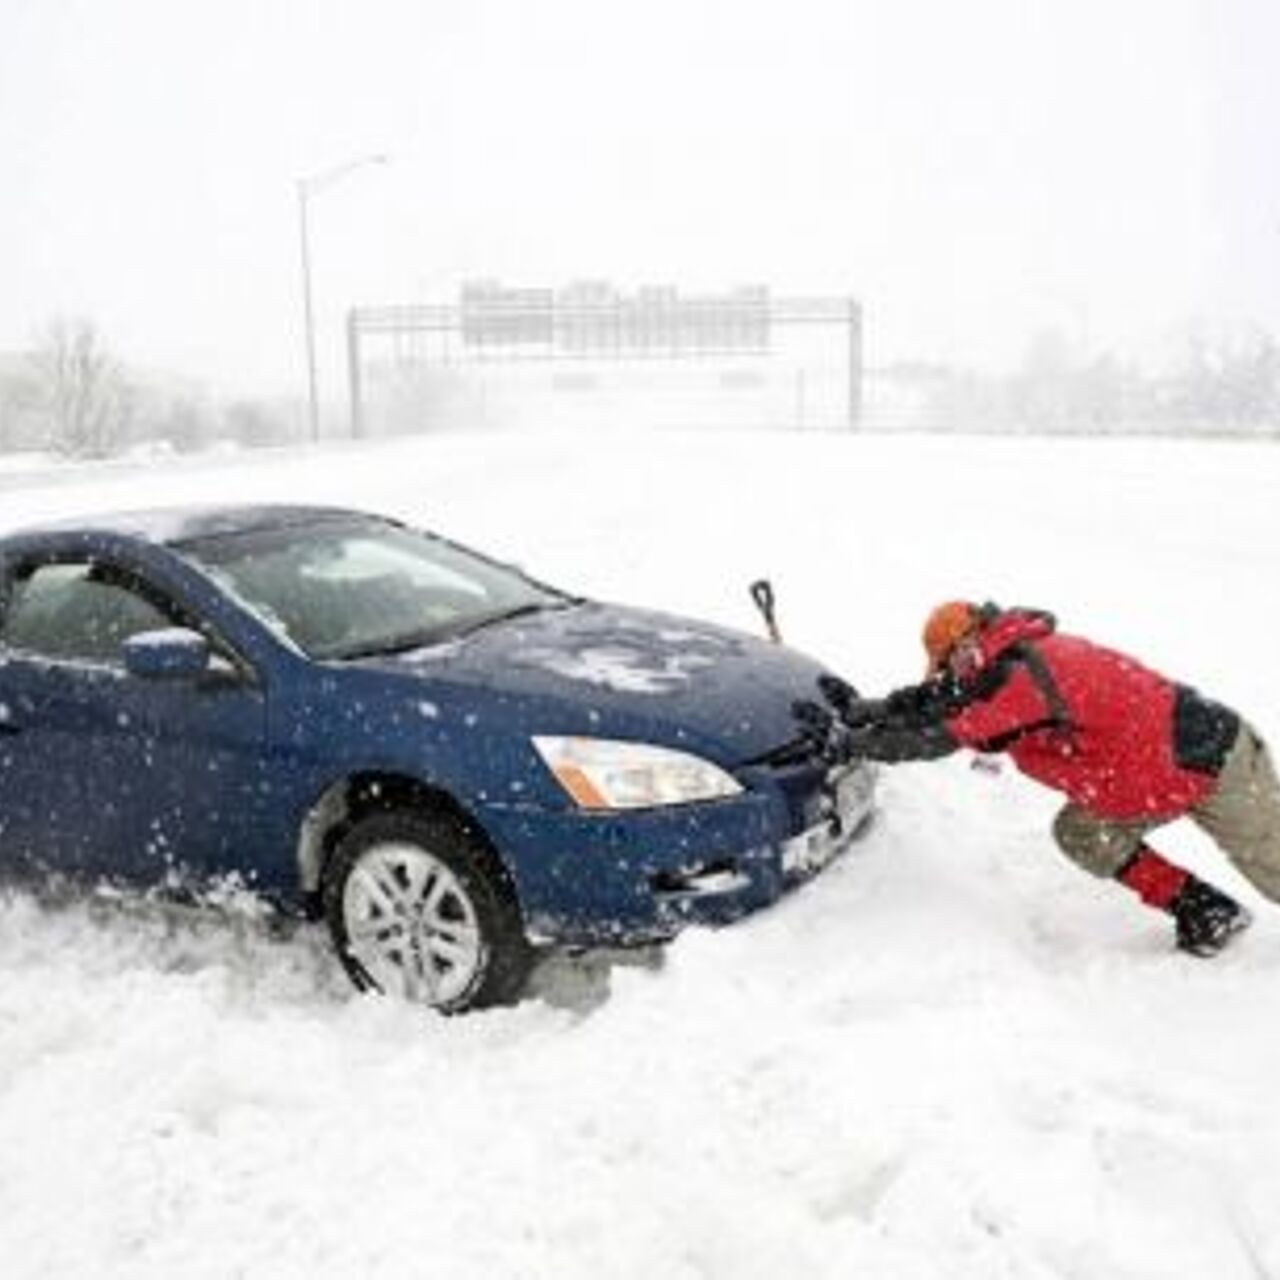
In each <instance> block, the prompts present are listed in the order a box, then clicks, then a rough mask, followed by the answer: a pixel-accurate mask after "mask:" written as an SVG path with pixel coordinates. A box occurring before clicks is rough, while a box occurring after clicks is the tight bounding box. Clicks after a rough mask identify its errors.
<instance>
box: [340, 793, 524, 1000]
mask: <svg viewBox="0 0 1280 1280" xmlns="http://www.w3.org/2000/svg"><path fill="white" fill-rule="evenodd" d="M492 861H493V860H492V855H491V854H489V853H488V851H487V850H486V849H484V848H483V847H482V846H481V845H479V843H478V842H477V841H476V840H475V838H474V837H472V836H471V835H469V834H468V833H467V831H466V830H465V828H464V827H463V826H462V825H461V824H460V823H459V822H457V821H456V820H454V819H452V818H450V817H448V816H445V815H432V814H425V813H413V812H390V813H376V814H370V815H369V816H368V817H365V818H362V819H360V820H358V821H357V822H355V823H354V824H353V825H352V826H351V827H350V828H348V830H347V831H346V832H345V833H344V834H343V835H342V837H341V838H340V839H339V841H338V844H337V846H336V848H335V849H334V850H333V852H332V854H331V855H330V857H329V858H328V860H327V862H326V863H325V868H324V874H323V878H322V881H321V894H322V900H323V904H324V914H325V919H326V922H327V923H328V926H329V931H330V934H331V935H332V937H333V941H334V945H335V947H336V948H337V952H338V956H339V958H340V959H341V961H342V964H343V966H344V967H345V968H346V970H347V973H348V974H349V975H350V977H351V980H352V981H353V982H354V983H355V985H356V986H357V987H359V988H360V989H361V990H362V991H381V992H384V993H385V994H387V995H389V996H395V997H399V998H400V999H403V1000H408V1001H411V1002H413V1003H417V1004H424V1005H428V1006H430V1007H431V1008H434V1009H439V1010H440V1011H441V1012H445V1013H460V1012H462V1011H463V1010H465V1009H475V1008H481V1007H483V1006H485V1005H493V1004H504V1003H509V1002H511V1001H513V1000H515V999H516V998H517V997H518V996H519V994H520V991H521V989H522V988H523V986H524V983H525V979H526V978H527V977H528V973H529V968H530V963H531V952H530V947H529V944H528V942H527V940H526V939H525V936H524V928H523V924H522V922H521V919H520V911H519V908H518V907H517V905H516V902H515V898H514V895H513V894H512V892H511V890H510V888H509V887H508V886H507V884H506V883H505V881H504V879H503V878H502V877H501V876H500V875H499V874H497V872H496V871H495V870H494V869H493V867H492Z"/></svg>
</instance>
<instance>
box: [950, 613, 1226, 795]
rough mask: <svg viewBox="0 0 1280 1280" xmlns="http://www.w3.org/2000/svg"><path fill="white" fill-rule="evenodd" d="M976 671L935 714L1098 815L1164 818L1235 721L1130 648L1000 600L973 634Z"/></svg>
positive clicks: (1221, 747) (1201, 778) (1200, 783)
mask: <svg viewBox="0 0 1280 1280" xmlns="http://www.w3.org/2000/svg"><path fill="white" fill-rule="evenodd" d="M979 645H980V647H981V651H982V657H981V661H980V665H979V667H978V669H977V670H976V671H975V672H973V673H972V674H969V675H966V676H965V677H964V678H963V679H962V680H961V681H960V682H959V684H958V686H957V689H958V696H957V697H956V698H954V699H953V700H951V701H950V703H949V705H948V706H947V709H946V713H945V717H944V723H945V725H946V728H947V731H948V732H949V733H950V734H951V735H952V737H953V738H954V739H955V740H956V741H957V742H959V743H960V744H962V745H964V746H969V747H974V748H976V749H978V750H988V751H992V750H996V751H1001V750H1002V751H1007V752H1008V754H1009V756H1010V758H1011V759H1012V760H1013V762H1014V763H1015V764H1016V765H1017V767H1018V768H1019V769H1020V770H1022V772H1023V773H1025V774H1028V775H1029V776H1030V777H1032V778H1035V779H1036V780H1037V781H1039V782H1042V783H1044V784H1045V785H1046V786H1049V787H1052V788H1054V789H1055V790H1057V791H1062V792H1065V793H1066V795H1067V796H1068V797H1069V798H1070V799H1071V800H1073V801H1074V802H1075V803H1076V804H1078V805H1080V806H1081V807H1082V808H1084V809H1086V810H1088V811H1089V812H1090V813H1094V814H1097V815H1098V816H1100V817H1108V818H1172V817H1177V816H1178V815H1180V814H1182V813H1185V812H1186V811H1187V810H1188V809H1189V808H1191V807H1192V806H1193V805H1196V804H1198V803H1199V802H1200V801H1202V800H1204V799H1206V798H1207V797H1208V796H1209V794H1210V793H1211V792H1212V790H1213V788H1214V784H1215V775H1216V772H1217V769H1218V768H1220V767H1221V762H1222V758H1223V757H1224V756H1225V753H1226V750H1227V749H1228V748H1229V746H1230V743H1231V742H1232V741H1234V738H1235V734H1236V733H1237V732H1238V729H1239V720H1238V718H1237V717H1236V716H1235V714H1234V713H1233V712H1231V711H1228V710H1227V709H1226V708H1224V707H1219V706H1218V705H1217V704H1215V703H1210V702H1207V700H1205V699H1202V698H1200V697H1199V695H1197V694H1196V693H1195V692H1194V690H1191V689H1188V688H1187V687H1186V686H1182V685H1177V684H1175V683H1173V682H1172V681H1170V680H1167V679H1165V677H1164V676H1161V675H1158V674H1157V673H1156V672H1154V671H1151V670H1149V669H1148V668H1146V667H1144V666H1142V665H1141V664H1140V663H1138V662H1135V661H1134V660H1133V659H1132V658H1129V657H1126V656H1125V655H1124V654H1122V653H1116V652H1114V651H1113V650H1110V649H1104V648H1102V647H1101V646H1099V645H1095V644H1091V643H1090V642H1089V641H1087V640H1082V639H1080V638H1079V637H1078V636H1070V635H1059V634H1057V632H1055V630H1054V623H1053V619H1052V618H1051V617H1050V616H1049V615H1048V614H1045V613H1038V612H1033V611H1030V610H1011V611H1009V612H1006V613H1002V614H1000V615H999V616H998V617H997V618H996V619H995V621H994V622H992V623H991V624H989V625H988V626H987V627H986V628H985V629H984V630H983V631H982V632H981V634H980V636H979Z"/></svg>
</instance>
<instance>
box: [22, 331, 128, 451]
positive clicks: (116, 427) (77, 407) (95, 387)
mask: <svg viewBox="0 0 1280 1280" xmlns="http://www.w3.org/2000/svg"><path fill="white" fill-rule="evenodd" d="M31 360H32V364H33V367H34V370H35V375H36V378H37V381H38V384H39V389H40V399H41V404H42V407H43V409H44V413H45V416H46V420H47V422H48V430H49V443H50V444H51V445H52V447H53V448H54V449H56V450H58V451H59V452H61V453H66V454H69V455H71V456H73V457H82V458H102V457H106V456H108V455H109V454H111V453H114V452H115V451H116V450H117V449H118V448H119V447H120V445H121V444H122V443H123V441H124V437H125V433H126V430H127V428H128V425H129V419H130V415H131V413H132V409H133V393H132V389H131V387H130V386H129V383H128V381H127V380H126V379H125V376H124V372H123V369H122V368H121V366H120V364H119V362H118V361H117V360H116V359H115V358H114V357H113V356H112V355H111V354H110V353H109V352H108V351H107V349H106V347H105V345H104V343H103V341H102V338H101V336H100V335H99V333H98V331H97V329H96V328H95V327H94V325H93V323H92V322H91V321H89V320H84V319H59V320H55V321H54V322H53V323H52V324H51V325H50V326H49V328H48V330H47V331H46V333H45V335H44V337H43V339H42V340H41V341H40V343H39V345H38V346H37V348H36V350H35V352H34V354H33V355H32V357H31Z"/></svg>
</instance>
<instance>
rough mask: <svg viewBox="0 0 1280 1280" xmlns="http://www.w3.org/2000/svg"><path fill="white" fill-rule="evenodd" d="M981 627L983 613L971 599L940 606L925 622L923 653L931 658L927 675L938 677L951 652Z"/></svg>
mask: <svg viewBox="0 0 1280 1280" xmlns="http://www.w3.org/2000/svg"><path fill="white" fill-rule="evenodd" d="M981 625H982V613H981V611H980V610H979V608H978V606H977V605H976V604H972V603H971V602H970V601H968V600H948V601H947V602H946V603H945V604H940V605H938V606H937V607H936V608H935V609H933V610H932V612H931V613H930V614H929V617H928V618H927V619H926V620H925V624H924V634H923V636H922V637H921V638H922V639H923V640H924V651H925V652H926V653H927V654H928V655H929V666H928V669H927V672H926V674H928V675H931V676H932V675H937V673H938V672H939V671H940V670H941V669H942V666H943V664H944V663H945V662H946V660H947V659H948V658H949V657H950V656H951V651H952V650H953V649H954V648H955V647H956V645H958V644H959V643H960V641H961V640H964V639H965V638H966V637H968V636H971V635H973V633H974V632H975V631H977V630H978V628H979V627H980V626H981Z"/></svg>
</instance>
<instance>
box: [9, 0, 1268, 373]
mask: <svg viewBox="0 0 1280 1280" xmlns="http://www.w3.org/2000/svg"><path fill="white" fill-rule="evenodd" d="M1278 54H1280V4H1278V3H1277V0H963V2H961V0H785V2H773V0H733V2H727V3H721V2H720V0H639V2H630V0H628V2H626V3H615V2H613V0H362V2H361V3H358V4H357V3H354V2H347V3H338V2H337V0H312V2H311V3H287V2H285V0H206V2H205V3H200V4H196V3H186V2H184V0H0V165H2V170H0V172H2V173H3V188H2V190H3V198H2V199H0V350H3V349H14V348H21V347H23V346H26V345H29V343H30V341H31V338H32V335H33V334H35V333H36V332H37V331H38V330H39V329H40V328H41V327H42V326H44V325H45V324H47V322H48V321H49V319H50V318H51V317H52V316H53V315H55V314H59V313H62V314H83V315H87V316H89V317H91V318H93V319H94V320H95V321H96V322H97V323H98V325H99V326H100V327H101V328H102V330H103V331H104V333H105V334H106V335H107V337H108V338H109V340H110V341H111V342H112V343H113V345H114V346H115V347H116V348H117V349H118V350H119V352H120V353H121V354H122V355H123V356H124V357H125V358H126V359H128V360H130V361H132V362H135V363H138V364H141V365H147V366H153V367H161V368H167V369H173V370H177V371H181V372H186V373H189V374H193V375H197V376H201V377H207V378H211V379H213V380H215V381H216V382H217V383H219V384H221V385H223V386H228V387H236V386H239V387H242V388H247V389H252V390H262V391H285V392H288V391H293V390H299V389H300V388H301V386H302V346H301V332H300V311H301V303H300V287H299V267H298V256H299V250H298V231H297V206H296V196H295V190H296V187H295V183H296V180H297V179H298V178H299V177H301V176H305V175H311V174H315V173H319V172H322V171H324V170H327V169H329V168H331V167H332V166H335V165H340V164H342V163H344V162H346V161H348V160H350V159H354V158H357V157H360V156H363V155H367V154H370V153H376V152H381V153H386V154H387V155H388V157H389V162H388V163H387V164H386V165H385V166H369V167H367V168H363V169H360V170H358V171H356V172H353V173H351V174H350V175H348V176H347V177H346V178H344V179H343V180H341V181H339V182H336V183H334V184H333V185H331V186H329V187H328V188H327V189H325V190H324V191H322V192H319V193H317V194H316V195H315V197H314V198H313V200H312V204H311V213H312V228H313V240H314V279H315V287H316V302H317V308H318V311H319V314H320V318H321V321H322V340H323V348H322V357H323V362H324V363H323V367H322V374H323V378H324V381H325V385H326V390H327V391H328V392H329V393H330V394H331V395H337V394H338V393H339V391H340V387H339V385H338V384H339V383H340V381H341V362H340V350H339V346H338V326H339V322H340V318H341V315H342V313H343V311H344V309H345V308H346V307H347V306H348V305H350V304H352V303H372V302H408V301H429V300H430V301H443V300H446V299H447V298H449V297H450V296H452V294H453V292H454V290H455V289H456V287H457V284H458V282H459V281H460V280H462V279H464V278H468V277H473V276H489V277H499V278H502V279H504V280H506V281H508V282H510V283H512V284H517V285H558V284H561V283H564V282H566V281H569V280H572V279H578V278H583V277H609V278H613V279H615V280H618V281H619V282H621V283H624V284H637V283H645V282H673V283H676V284H678V285H681V286H682V287H686V288H689V289H695V288H699V289H722V288H729V287H732V286H734V285H737V284H741V283H756V282H759V283H764V284H768V285H770V286H772V287H774V288H775V289H778V290H780V291H805V292H819V293H838V294H846V293H852V294H854V295H857V296H858V297H860V298H861V299H862V300H863V302H864V304H865V306H866V309H867V317H868V338H869V343H870V352H871V356H872V358H873V359H876V360H887V359H894V358H903V357H916V358H923V359H939V360H950V361H956V362H977V363H980V364H983V365H987V366H999V365H1012V364H1014V363H1016V362H1017V360H1018V359H1019V357H1020V355H1021V353H1022V351H1023V349H1024V347H1025V344H1026V341H1027V338H1028V336H1029V335H1030V334H1031V333H1032V332H1034V331H1035V330H1036V329H1037V328H1039V327H1043V326H1049V325H1053V326H1057V327H1059V328H1060V329H1062V330H1063V331H1064V332H1065V333H1066V334H1067V335H1068V336H1069V337H1070V338H1071V339H1072V340H1073V341H1076V342H1078V343H1080V344H1081V345H1082V346H1084V347H1085V348H1089V349H1093V348H1099V347H1103V346H1112V347H1117V348H1119V349H1121V350H1123V351H1133V352H1136V353H1139V354H1142V353H1147V352H1150V351H1152V350H1153V349H1155V346H1156V345H1157V344H1158V343H1159V342H1160V341H1162V340H1163V339H1165V338H1167V337H1168V336H1169V335H1170V334H1174V333H1176V332H1178V330H1179V328H1180V327H1184V326H1186V325H1187V324H1189V323H1191V322H1193V321H1195V320H1197V319H1200V320H1205V321H1211V322H1214V323H1230V324H1235V325H1240V324H1244V323H1248V322H1254V323H1260V324H1264V325H1266V326H1268V327H1270V328H1271V329H1273V330H1274V331H1277V332H1280V124H1278V122H1280V75H1277V74H1276V67H1277V64H1278Z"/></svg>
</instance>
